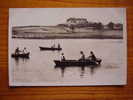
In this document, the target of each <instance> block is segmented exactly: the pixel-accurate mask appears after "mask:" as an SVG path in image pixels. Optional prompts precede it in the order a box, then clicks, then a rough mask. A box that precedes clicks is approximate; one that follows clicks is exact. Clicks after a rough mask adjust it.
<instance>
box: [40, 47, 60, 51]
mask: <svg viewBox="0 0 133 100" xmlns="http://www.w3.org/2000/svg"><path fill="white" fill-rule="evenodd" d="M39 48H40V50H52V51H54V50H58V51H60V50H62V48H54V47H39Z"/></svg>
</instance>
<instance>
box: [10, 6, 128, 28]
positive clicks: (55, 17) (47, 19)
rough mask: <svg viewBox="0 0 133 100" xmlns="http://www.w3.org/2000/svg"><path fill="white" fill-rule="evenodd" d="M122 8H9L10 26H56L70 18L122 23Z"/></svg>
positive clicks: (123, 17) (123, 10) (123, 11)
mask: <svg viewBox="0 0 133 100" xmlns="http://www.w3.org/2000/svg"><path fill="white" fill-rule="evenodd" d="M125 13H126V12H125V9H124V8H10V9H9V23H10V24H11V25H12V26H28V25H44V26H48V25H57V24H62V23H65V22H66V19H68V18H70V17H75V18H86V19H87V20H88V22H102V23H103V24H107V23H109V22H111V21H112V22H115V23H124V20H125Z"/></svg>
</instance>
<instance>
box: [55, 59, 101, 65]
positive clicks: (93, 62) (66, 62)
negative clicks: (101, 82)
mask: <svg viewBox="0 0 133 100" xmlns="http://www.w3.org/2000/svg"><path fill="white" fill-rule="evenodd" d="M54 62H55V64H56V66H89V65H99V64H100V63H101V60H100V59H99V61H91V60H84V61H80V60H65V61H60V60H54Z"/></svg>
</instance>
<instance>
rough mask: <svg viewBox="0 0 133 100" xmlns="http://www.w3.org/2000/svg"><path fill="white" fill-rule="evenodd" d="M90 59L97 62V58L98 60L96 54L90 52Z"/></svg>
mask: <svg viewBox="0 0 133 100" xmlns="http://www.w3.org/2000/svg"><path fill="white" fill-rule="evenodd" d="M89 58H90V59H91V60H93V61H97V58H96V56H95V54H94V53H93V51H90V56H89Z"/></svg>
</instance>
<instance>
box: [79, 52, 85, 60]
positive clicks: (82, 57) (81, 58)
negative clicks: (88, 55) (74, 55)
mask: <svg viewBox="0 0 133 100" xmlns="http://www.w3.org/2000/svg"><path fill="white" fill-rule="evenodd" d="M80 54H81V57H80V59H79V60H85V55H84V52H83V51H80Z"/></svg>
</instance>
